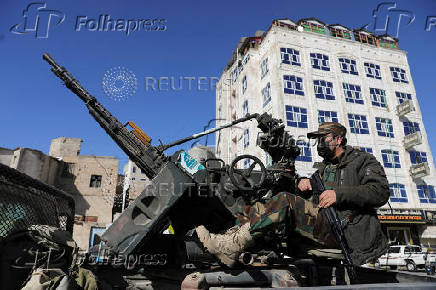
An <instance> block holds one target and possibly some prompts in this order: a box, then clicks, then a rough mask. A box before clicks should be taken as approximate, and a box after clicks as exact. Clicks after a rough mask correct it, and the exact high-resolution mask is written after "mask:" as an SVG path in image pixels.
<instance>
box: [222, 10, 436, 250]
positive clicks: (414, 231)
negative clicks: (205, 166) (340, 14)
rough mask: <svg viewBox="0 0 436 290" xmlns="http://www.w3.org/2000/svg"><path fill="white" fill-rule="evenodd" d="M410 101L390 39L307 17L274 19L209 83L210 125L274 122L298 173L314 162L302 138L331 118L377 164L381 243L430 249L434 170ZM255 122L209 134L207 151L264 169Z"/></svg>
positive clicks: (405, 72) (434, 236)
mask: <svg viewBox="0 0 436 290" xmlns="http://www.w3.org/2000/svg"><path fill="white" fill-rule="evenodd" d="M418 97H419V96H417V95H416V90H415V87H414V84H413V81H412V76H411V72H410V67H409V65H408V61H407V53H406V52H405V51H402V50H399V49H398V39H396V38H393V37H391V36H389V35H382V36H376V35H374V34H372V33H370V32H368V31H365V30H362V29H356V30H350V29H348V28H347V27H344V26H342V25H339V24H334V25H326V24H325V23H323V22H321V21H319V20H317V19H314V18H310V19H302V20H300V21H298V22H297V23H295V22H293V21H292V20H290V19H278V20H274V21H273V22H272V25H271V26H270V27H269V28H268V30H267V31H266V32H263V31H259V32H256V35H255V36H253V37H244V38H242V39H241V40H240V41H239V43H238V44H237V47H236V48H235V50H234V51H233V54H232V57H231V58H230V60H229V62H228V63H227V65H226V67H225V69H224V71H223V73H222V75H221V78H220V81H219V82H218V83H217V93H216V116H217V119H223V120H222V121H218V125H220V124H223V123H225V122H229V121H232V120H235V119H237V118H239V117H241V116H244V115H245V114H247V113H263V112H268V113H270V114H272V115H273V116H274V117H276V118H279V119H282V120H283V121H284V124H285V125H286V129H287V131H288V132H289V133H290V134H292V135H293V136H295V138H296V139H297V140H298V145H299V146H300V148H301V151H302V154H301V155H300V156H299V157H298V158H297V161H296V167H297V170H298V172H299V173H300V174H302V175H309V174H311V173H312V172H313V171H314V169H313V163H314V162H318V161H321V158H320V157H319V156H318V155H317V153H316V148H313V147H312V146H310V144H309V141H308V140H307V138H306V133H307V132H309V131H314V130H316V128H317V127H318V125H319V124H320V123H322V122H324V121H339V122H340V123H342V124H344V125H345V127H346V128H347V132H348V135H347V138H348V144H349V145H352V146H355V147H358V148H360V149H361V150H364V151H367V152H370V153H372V154H374V155H375V156H376V158H377V159H378V160H379V161H380V162H381V163H382V164H383V165H384V167H385V171H386V174H387V177H388V180H389V183H390V190H391V197H390V204H391V206H392V208H393V210H390V208H389V206H388V205H386V206H384V207H383V208H381V209H380V210H379V219H380V221H381V222H382V223H383V227H384V229H385V230H386V232H387V234H388V237H389V239H390V241H391V242H392V243H399V244H404V243H408V244H422V245H424V246H428V245H433V246H436V226H435V225H434V224H435V219H434V217H436V214H435V213H436V195H435V190H434V187H435V185H436V173H435V166H434V159H433V155H432V153H431V150H430V146H429V144H428V140H427V133H426V130H425V127H424V124H423V121H422V115H421V110H420V107H419V104H418ZM256 126H257V123H256V121H251V122H245V123H242V124H238V127H233V128H229V129H225V130H222V131H220V132H218V133H217V135H216V153H217V155H218V156H219V157H220V158H222V159H223V160H224V161H225V162H226V163H230V162H231V160H232V159H233V158H235V157H236V156H237V155H241V154H252V155H255V156H257V157H259V158H261V159H262V160H263V161H264V162H266V163H267V164H268V163H270V160H269V156H267V155H266V154H265V153H264V152H263V151H262V150H261V149H260V148H259V147H257V146H256V137H257V133H258V131H259V130H258V129H257V127H256ZM312 144H313V143H312ZM246 165H248V164H244V166H246Z"/></svg>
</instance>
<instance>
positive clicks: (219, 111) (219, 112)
mask: <svg viewBox="0 0 436 290" xmlns="http://www.w3.org/2000/svg"><path fill="white" fill-rule="evenodd" d="M221 117H222V109H221V106H219V108H218V119H221Z"/></svg>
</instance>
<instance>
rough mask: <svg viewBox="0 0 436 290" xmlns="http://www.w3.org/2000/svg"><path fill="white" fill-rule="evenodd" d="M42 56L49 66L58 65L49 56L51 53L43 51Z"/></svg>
mask: <svg viewBox="0 0 436 290" xmlns="http://www.w3.org/2000/svg"><path fill="white" fill-rule="evenodd" d="M42 58H43V59H44V60H45V61H46V62H48V63H49V64H50V65H51V66H53V67H59V65H58V64H57V63H56V61H55V60H54V59H53V58H52V57H51V55H50V54H48V53H44V54H43V55H42Z"/></svg>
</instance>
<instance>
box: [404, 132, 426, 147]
mask: <svg viewBox="0 0 436 290" xmlns="http://www.w3.org/2000/svg"><path fill="white" fill-rule="evenodd" d="M421 143H422V135H421V132H419V131H417V132H415V133H412V134H408V135H406V136H405V137H404V139H403V144H404V147H405V148H406V150H408V149H410V148H412V147H413V146H416V145H419V144H421Z"/></svg>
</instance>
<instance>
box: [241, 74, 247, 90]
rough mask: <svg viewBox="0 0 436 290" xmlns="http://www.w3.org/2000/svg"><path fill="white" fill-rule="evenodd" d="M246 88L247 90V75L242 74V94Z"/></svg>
mask: <svg viewBox="0 0 436 290" xmlns="http://www.w3.org/2000/svg"><path fill="white" fill-rule="evenodd" d="M246 90H247V76H244V78H243V79H242V94H244V93H245V91H246Z"/></svg>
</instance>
